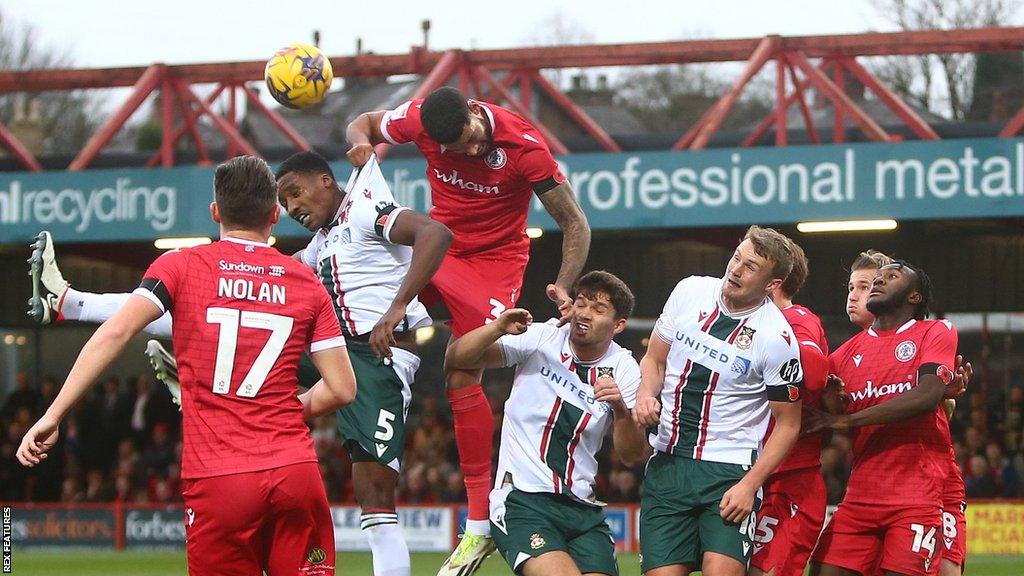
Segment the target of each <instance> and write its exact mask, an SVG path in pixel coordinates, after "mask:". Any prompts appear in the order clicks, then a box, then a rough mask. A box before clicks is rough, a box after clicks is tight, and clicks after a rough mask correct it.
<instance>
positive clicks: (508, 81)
mask: <svg viewBox="0 0 1024 576" xmlns="http://www.w3.org/2000/svg"><path fill="white" fill-rule="evenodd" d="M473 75H474V77H477V80H478V81H479V76H480V74H479V73H478V72H477V71H476V69H475V68H474V69H473ZM516 80H518V76H517V75H516V74H513V73H512V72H509V73H507V74H505V77H504V78H502V79H501V85H502V87H504V88H505V89H506V90H508V89H510V88H512V85H513V84H515V83H516ZM485 87H486V85H485ZM485 92H486V93H483V92H481V96H480V98H479V100H480V101H481V102H493V101H495V100H496V99H497V98H498V97H499V94H498V90H496V89H493V88H492V89H491V90H485Z"/></svg>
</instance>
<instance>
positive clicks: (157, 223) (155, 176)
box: [0, 138, 1024, 243]
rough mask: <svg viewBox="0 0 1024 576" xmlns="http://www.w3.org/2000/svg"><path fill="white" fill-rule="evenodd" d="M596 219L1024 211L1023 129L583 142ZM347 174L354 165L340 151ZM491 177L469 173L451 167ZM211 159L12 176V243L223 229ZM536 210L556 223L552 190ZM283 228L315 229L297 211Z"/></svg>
mask: <svg viewBox="0 0 1024 576" xmlns="http://www.w3.org/2000/svg"><path fill="white" fill-rule="evenodd" d="M559 162H560V163H561V164H562V167H563V171H564V172H565V173H566V174H567V175H568V177H569V180H570V182H571V183H572V185H573V189H574V190H575V192H576V194H577V197H578V198H579V200H580V204H581V205H582V206H583V209H584V211H585V212H586V213H587V216H588V218H589V219H590V223H591V226H592V227H593V228H595V229H635V228H664V227H706V226H731V225H745V224H750V223H760V224H784V223H793V222H798V221H807V220H834V219H862V218H882V217H885V218H895V219H953V218H977V217H1019V216H1024V139H996V138H991V139H973V140H946V141H938V142H907V143H896V144H850V145H822V146H791V147H784V148H733V149H716V150H709V151H702V152H636V153H621V154H608V153H595V154H573V155H568V156H564V157H560V158H559ZM333 168H334V169H335V171H336V173H337V175H338V177H339V180H341V181H345V179H346V176H347V173H348V171H349V170H350V169H351V168H350V167H349V166H348V165H346V164H344V163H342V162H338V163H335V164H333ZM382 168H383V170H384V174H385V177H387V178H388V179H389V181H390V182H391V185H392V190H393V192H394V193H395V197H396V199H397V200H398V201H399V202H401V203H403V204H405V205H408V206H411V207H413V208H415V209H417V210H420V211H425V210H427V209H428V208H429V195H428V190H429V184H428V182H427V178H426V175H425V173H424V169H425V164H424V162H423V161H422V160H418V159H416V160H410V159H400V160H386V161H385V162H384V163H383V166H382ZM438 176H444V177H446V178H449V179H450V180H453V181H455V182H462V183H464V184H465V185H464V186H463V188H465V189H466V190H467V191H466V193H467V194H473V193H476V192H474V188H479V187H478V186H476V185H475V183H473V182H464V181H463V180H462V179H461V178H459V177H458V175H457V174H454V175H447V174H446V175H438ZM212 181H213V169H212V168H199V167H184V168H171V169H137V168H136V169H119V170H89V171H84V172H48V173H42V174H32V173H4V174H2V175H0V243H20V242H25V241H27V240H29V239H30V238H31V237H32V236H33V235H34V234H35V233H36V232H37V231H38V230H40V229H43V228H46V229H49V230H51V231H53V232H54V234H55V235H57V237H59V238H61V240H62V241H82V242H85V241H89V242H106V241H111V242H112V241H125V240H136V241H138V240H151V239H153V238H158V237H167V236H197V235H202V236H215V235H216V233H217V228H216V226H214V224H213V223H212V222H210V218H209V209H208V206H209V202H210V200H211V199H212ZM530 223H531V225H534V226H540V227H543V228H546V229H550V228H553V227H554V223H553V222H552V221H551V219H550V218H549V217H548V216H547V214H545V213H544V210H543V207H542V206H541V204H540V202H539V201H535V202H534V203H533V204H532V206H531V213H530ZM277 234H278V235H280V236H305V235H307V234H308V233H307V232H306V231H305V230H303V229H302V228H301V227H299V226H298V225H297V224H295V223H294V222H292V221H290V220H289V219H287V218H285V219H283V220H282V224H281V225H280V226H279V227H278V229H277Z"/></svg>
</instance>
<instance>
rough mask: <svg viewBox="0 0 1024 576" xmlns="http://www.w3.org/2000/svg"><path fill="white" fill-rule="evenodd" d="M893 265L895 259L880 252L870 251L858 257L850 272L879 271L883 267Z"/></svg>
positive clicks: (851, 265)
mask: <svg viewBox="0 0 1024 576" xmlns="http://www.w3.org/2000/svg"><path fill="white" fill-rule="evenodd" d="M892 263H893V259H892V258H891V257H890V256H888V255H887V254H885V253H883V252H879V251H878V250H872V249H868V250H865V251H863V252H861V253H860V254H858V255H857V257H856V258H854V259H853V264H850V272H853V271H854V270H878V269H879V268H881V267H882V266H888V265H889V264H892Z"/></svg>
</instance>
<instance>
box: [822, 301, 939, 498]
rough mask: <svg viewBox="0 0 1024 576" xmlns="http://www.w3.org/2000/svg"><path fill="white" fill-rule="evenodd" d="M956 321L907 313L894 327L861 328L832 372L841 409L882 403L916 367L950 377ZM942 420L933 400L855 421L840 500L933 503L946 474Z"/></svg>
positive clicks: (912, 382) (836, 356)
mask: <svg viewBox="0 0 1024 576" xmlns="http://www.w3.org/2000/svg"><path fill="white" fill-rule="evenodd" d="M956 346H957V332H956V328H954V327H953V325H952V324H950V323H949V321H947V320H942V321H938V320H910V321H909V322H907V323H906V324H904V325H903V326H901V327H900V328H898V329H896V330H889V331H886V332H877V331H875V330H874V329H872V328H869V329H867V330H865V331H863V332H861V333H860V334H857V335H856V336H854V337H853V338H851V339H850V340H849V341H847V342H846V343H845V344H843V345H842V346H840V347H839V349H838V350H836V351H835V352H834V353H833V354H832V357H831V361H830V364H831V368H832V371H833V372H834V373H835V374H837V375H838V376H839V377H840V378H842V379H843V382H844V383H845V384H846V392H847V393H848V394H849V395H850V405H849V407H848V408H847V411H848V412H850V413H854V412H859V411H860V410H864V409H866V408H869V407H871V406H874V405H876V404H881V403H884V402H887V401H889V400H891V399H893V398H895V397H897V396H899V395H900V394H902V393H904V392H908V391H910V390H911V389H913V388H914V387H915V386H917V381H918V373H919V370H920V369H921V368H922V366H928V365H937V366H938V368H937V373H938V374H939V375H940V376H942V375H946V376H951V375H952V372H951V368H952V366H953V365H954V364H953V361H954V358H955V356H956ZM949 447H950V436H949V423H948V422H947V420H946V416H945V415H944V414H943V413H942V410H941V407H940V408H939V409H937V410H935V411H932V412H929V413H927V414H922V415H920V416H916V417H914V418H911V419H909V420H905V421H903V422H898V423H895V424H885V425H877V426H865V427H862V428H858V429H856V430H855V431H854V434H853V470H852V472H851V474H850V481H849V484H848V486H847V489H846V497H845V498H844V499H843V501H844V502H857V503H866V504H888V505H899V506H906V505H909V504H911V503H913V504H916V505H924V504H934V505H935V506H939V505H940V503H941V494H942V491H943V488H944V484H945V482H946V479H947V477H948V475H949V470H948V467H949V449H950V448H949Z"/></svg>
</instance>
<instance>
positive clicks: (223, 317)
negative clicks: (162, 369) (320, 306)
mask: <svg viewBox="0 0 1024 576" xmlns="http://www.w3.org/2000/svg"><path fill="white" fill-rule="evenodd" d="M206 322H207V323H209V324H219V325H220V335H219V336H218V338H217V363H216V365H215V367H214V369H213V393H214V394H227V393H228V392H230V389H231V375H232V373H233V372H234V370H235V348H236V346H237V345H238V330H239V328H255V329H257V330H269V331H270V338H268V339H267V343H266V344H264V345H263V349H262V350H260V353H259V355H258V356H257V357H256V360H254V361H253V363H252V366H251V367H250V368H249V373H248V374H246V375H245V378H243V379H242V383H241V384H239V385H238V390H236V391H235V395H236V396H240V397H242V398H254V397H255V396H256V394H257V393H258V392H259V391H260V388H262V387H263V383H264V382H266V380H267V374H269V373H270V370H271V368H273V367H274V364H275V363H277V358H278V357H279V356H280V355H281V351H282V350H284V345H285V344H286V343H287V342H288V335H289V334H291V332H292V325H293V324H294V323H295V320H294V319H292V318H289V317H288V316H281V315H279V314H267V313H265V312H252V311H249V310H235V309H234V308H221V307H212V308H207V309H206Z"/></svg>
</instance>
